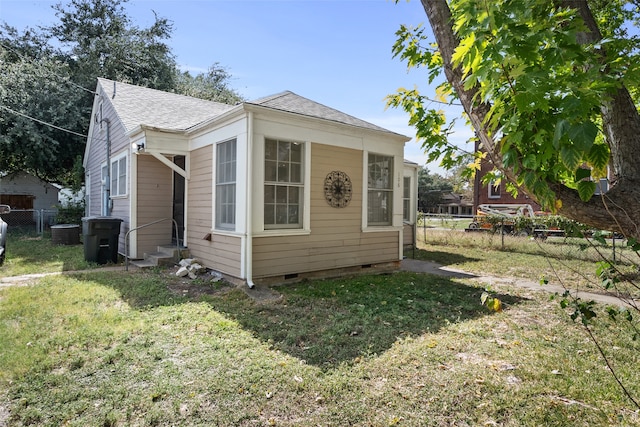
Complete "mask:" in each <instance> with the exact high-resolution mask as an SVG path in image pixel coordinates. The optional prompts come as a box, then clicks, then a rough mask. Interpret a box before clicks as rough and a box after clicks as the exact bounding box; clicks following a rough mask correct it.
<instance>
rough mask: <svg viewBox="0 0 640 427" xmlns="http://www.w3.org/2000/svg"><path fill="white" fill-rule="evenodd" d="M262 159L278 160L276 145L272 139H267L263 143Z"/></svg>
mask: <svg viewBox="0 0 640 427" xmlns="http://www.w3.org/2000/svg"><path fill="white" fill-rule="evenodd" d="M264 158H265V159H266V160H277V159H278V143H277V142H276V141H274V140H273V139H267V140H265V141H264Z"/></svg>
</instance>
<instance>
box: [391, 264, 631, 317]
mask: <svg viewBox="0 0 640 427" xmlns="http://www.w3.org/2000/svg"><path fill="white" fill-rule="evenodd" d="M400 269H401V270H403V271H410V272H414V273H427V274H435V275H439V276H445V277H453V278H458V279H472V280H476V281H478V282H481V283H488V284H490V285H496V286H500V285H507V286H515V287H519V288H524V289H529V290H533V291H537V292H547V293H558V294H560V295H562V294H563V293H564V292H565V288H563V287H562V286H560V285H541V284H540V283H539V282H535V281H533V280H527V279H520V278H515V277H498V276H489V275H484V276H480V275H476V274H474V273H468V272H465V271H462V270H458V269H455V268H451V267H447V266H443V265H440V264H438V263H436V262H433V261H420V260H416V259H409V258H406V259H404V260H402V262H401V263H400ZM571 295H573V296H574V297H578V298H580V299H582V300H584V301H590V300H593V301H596V302H600V303H603V304H609V305H615V306H625V305H626V306H628V305H631V304H634V305H635V306H637V303H638V300H629V301H624V300H622V299H620V298H618V297H616V296H615V295H603V294H597V293H593V292H582V291H580V292H577V291H575V290H572V291H571Z"/></svg>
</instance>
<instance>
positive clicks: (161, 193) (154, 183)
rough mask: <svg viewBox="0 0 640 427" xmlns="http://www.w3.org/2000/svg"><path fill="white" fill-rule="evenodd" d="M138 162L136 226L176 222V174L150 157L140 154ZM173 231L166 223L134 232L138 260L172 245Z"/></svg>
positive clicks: (169, 224)
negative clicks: (174, 190)
mask: <svg viewBox="0 0 640 427" xmlns="http://www.w3.org/2000/svg"><path fill="white" fill-rule="evenodd" d="M137 161H138V178H137V186H138V187H137V190H138V193H137V194H138V200H137V202H138V209H137V211H138V218H137V220H138V223H137V226H138V227H140V226H142V225H145V224H149V223H151V222H154V221H158V220H161V219H164V218H173V171H172V170H171V169H169V168H168V167H167V166H165V165H164V164H162V163H161V162H160V161H158V160H157V159H155V158H153V157H152V156H150V155H144V154H139V155H138V157H137ZM171 227H173V222H172V221H170V220H167V221H162V222H160V223H158V224H154V225H151V226H149V227H145V228H141V229H139V230H137V231H135V233H136V238H137V242H138V246H137V249H138V251H137V252H138V257H141V256H142V255H143V254H144V253H150V252H156V251H157V247H158V246H161V245H170V244H171Z"/></svg>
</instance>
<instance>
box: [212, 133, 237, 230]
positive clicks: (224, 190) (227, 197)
mask: <svg viewBox="0 0 640 427" xmlns="http://www.w3.org/2000/svg"><path fill="white" fill-rule="evenodd" d="M236 147H237V144H236V140H235V139H233V140H231V141H226V142H223V143H220V144H218V145H217V146H216V228H217V229H220V230H235V228H236V156H237V148H236Z"/></svg>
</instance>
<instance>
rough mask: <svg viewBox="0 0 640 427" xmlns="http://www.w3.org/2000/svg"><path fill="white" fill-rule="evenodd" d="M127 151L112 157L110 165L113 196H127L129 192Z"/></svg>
mask: <svg viewBox="0 0 640 427" xmlns="http://www.w3.org/2000/svg"><path fill="white" fill-rule="evenodd" d="M127 158H128V156H127V153H126V152H124V153H122V154H119V155H117V156H114V157H112V158H111V165H110V167H109V178H110V180H111V182H110V183H109V195H110V197H111V198H116V197H126V196H127V195H128V194H129V193H128V191H127V190H128V188H129V185H128V180H129V169H128V164H127V163H129V162H128V161H127ZM105 167H106V163H103V164H102V179H104V169H105Z"/></svg>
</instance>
